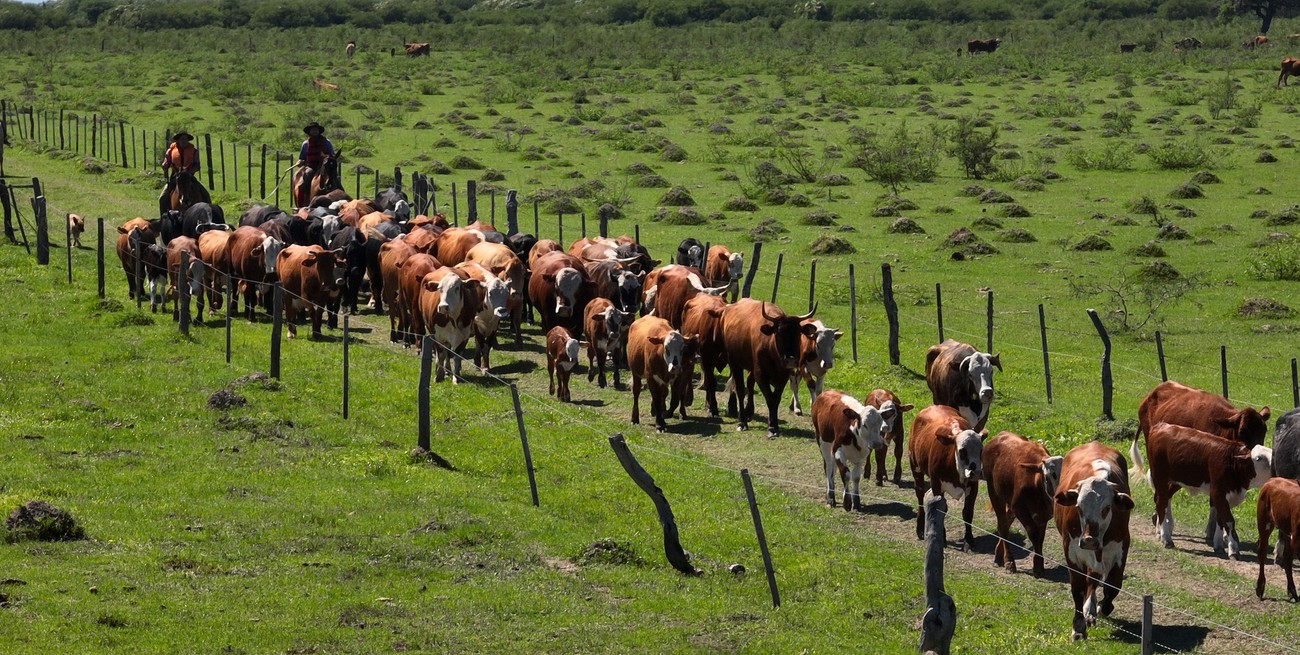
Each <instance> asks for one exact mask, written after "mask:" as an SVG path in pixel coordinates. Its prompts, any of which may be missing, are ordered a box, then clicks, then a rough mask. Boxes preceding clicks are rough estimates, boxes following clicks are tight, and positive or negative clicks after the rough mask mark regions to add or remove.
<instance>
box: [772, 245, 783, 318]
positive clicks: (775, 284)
mask: <svg viewBox="0 0 1300 655" xmlns="http://www.w3.org/2000/svg"><path fill="white" fill-rule="evenodd" d="M784 262H785V253H783V252H778V253H777V254H776V276H775V277H773V278H772V301H771V302H772V304H773V305H775V304H776V290H777V289H778V288H780V286H781V265H782V264H783V263H784Z"/></svg>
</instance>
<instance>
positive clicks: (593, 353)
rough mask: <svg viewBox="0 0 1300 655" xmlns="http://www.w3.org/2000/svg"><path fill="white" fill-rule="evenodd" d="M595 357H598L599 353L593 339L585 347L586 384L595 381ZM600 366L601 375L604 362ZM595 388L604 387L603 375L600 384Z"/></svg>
mask: <svg viewBox="0 0 1300 655" xmlns="http://www.w3.org/2000/svg"><path fill="white" fill-rule="evenodd" d="M597 357H600V351H599V350H596V341H595V339H592V340H591V342H589V343H588V345H587V381H588V382H591V381H592V380H594V379H596V358H597ZM601 364H602V366H601V369H600V370H601V373H602V374H603V373H604V370H605V369H604V366H603V364H604V362H601ZM596 386H599V387H604V386H605V377H604V375H601V378H600V382H599V383H598V384H597V385H596Z"/></svg>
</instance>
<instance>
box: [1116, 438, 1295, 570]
mask: <svg viewBox="0 0 1300 655" xmlns="http://www.w3.org/2000/svg"><path fill="white" fill-rule="evenodd" d="M1139 438H1140V437H1134V439H1133V446H1132V448H1131V449H1130V451H1129V456H1130V457H1132V458H1133V471H1132V473H1131V477H1134V478H1136V477H1138V476H1140V475H1141V474H1142V451H1141V450H1139V449H1138V439H1139ZM1146 450H1147V460H1148V461H1149V462H1150V464H1149V465H1148V467H1147V474H1146V479H1147V482H1148V483H1150V484H1151V489H1152V490H1153V491H1154V495H1155V505H1156V512H1155V515H1154V516H1153V517H1152V522H1153V523H1155V525H1156V532H1157V534H1158V536H1159V538H1160V542H1161V543H1163V544H1164V546H1165V548H1173V547H1174V515H1173V511H1172V510H1171V509H1170V507H1169V500H1170V499H1171V498H1172V497H1173V495H1174V494H1175V493H1176V492H1177V491H1178V489H1179V488H1180V487H1182V488H1185V489H1187V491H1188V493H1192V494H1196V493H1200V492H1205V493H1208V494H1209V495H1210V507H1212V508H1213V509H1214V515H1215V517H1216V519H1217V525H1216V526H1215V530H1214V552H1215V553H1216V554H1222V553H1223V550H1224V541H1225V537H1226V541H1227V551H1228V557H1229V558H1237V557H1238V556H1240V555H1241V545H1240V543H1239V541H1238V540H1237V527H1236V523H1235V522H1234V521H1233V519H1232V508H1233V507H1236V506H1237V505H1240V504H1241V502H1242V501H1243V500H1245V499H1246V491H1247V490H1249V489H1252V488H1256V487H1260V486H1262V485H1263V484H1264V482H1265V481H1266V480H1268V478H1269V477H1270V476H1271V475H1272V472H1273V451H1272V449H1270V448H1267V447H1265V446H1254V447H1251V448H1248V447H1246V446H1245V445H1243V444H1242V443H1241V442H1240V441H1234V440H1232V439H1224V438H1222V437H1219V436H1216V435H1213V434H1210V433H1208V432H1202V431H1200V430H1197V429H1195V428H1188V427H1183V426H1181V425H1171V424H1169V423H1157V424H1156V425H1155V426H1153V427H1152V428H1151V431H1150V432H1148V433H1147V439H1146Z"/></svg>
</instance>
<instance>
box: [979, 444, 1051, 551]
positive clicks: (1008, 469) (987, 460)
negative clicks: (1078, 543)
mask: <svg viewBox="0 0 1300 655" xmlns="http://www.w3.org/2000/svg"><path fill="white" fill-rule="evenodd" d="M983 458H984V461H983V464H984V480H985V483H986V486H987V487H988V490H989V501H990V502H991V503H993V514H994V515H995V516H997V520H998V543H997V545H996V546H995V547H994V548H993V564H994V565H995V566H1003V565H1005V566H1006V569H1007V571H1010V572H1012V573H1015V571H1016V560H1015V558H1014V557H1013V556H1012V555H1011V546H1010V538H1011V522H1012V521H1017V520H1018V521H1020V526H1021V527H1022V528H1024V529H1025V535H1026V536H1027V537H1029V544H1030V547H1031V549H1032V550H1031V552H1032V553H1033V570H1034V576H1041V575H1042V574H1043V538H1044V536H1045V535H1046V533H1047V522H1048V521H1050V520H1052V513H1053V511H1054V509H1053V502H1054V501H1053V498H1052V497H1053V496H1054V495H1056V487H1057V485H1059V484H1060V482H1061V462H1062V461H1063V460H1064V458H1063V457H1061V456H1060V455H1057V456H1055V457H1052V456H1051V455H1049V454H1048V453H1047V448H1045V447H1043V444H1040V443H1038V442H1037V441H1030V440H1028V439H1026V438H1024V437H1022V436H1020V435H1018V434H1016V433H1014V432H999V433H998V434H997V436H995V437H993V438H992V439H989V441H988V443H986V444H984V456H983Z"/></svg>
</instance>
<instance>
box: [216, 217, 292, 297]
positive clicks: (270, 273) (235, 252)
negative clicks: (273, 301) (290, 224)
mask: <svg viewBox="0 0 1300 655" xmlns="http://www.w3.org/2000/svg"><path fill="white" fill-rule="evenodd" d="M283 249H284V242H282V241H280V240H279V239H276V238H275V237H273V236H271V235H269V234H265V233H263V232H262V231H261V230H259V229H257V228H255V227H249V226H247V225H245V226H241V227H239V228H238V229H236V230H235V231H234V232H233V233H231V235H230V239H229V240H228V241H226V258H227V259H228V260H229V261H230V274H231V276H233V277H234V278H235V279H236V280H237V281H238V282H239V291H240V294H241V295H242V296H243V297H244V313H245V315H246V317H247V318H248V320H250V321H251V320H253V307H254V306H256V304H257V302H256V298H257V295H258V293H259V292H260V293H261V294H262V296H263V297H264V298H265V297H266V294H267V293H268V292H269V290H270V283H271V282H272V281H273V280H274V279H275V265H276V258H277V257H278V256H279V254H280V251H281V250H283Z"/></svg>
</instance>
